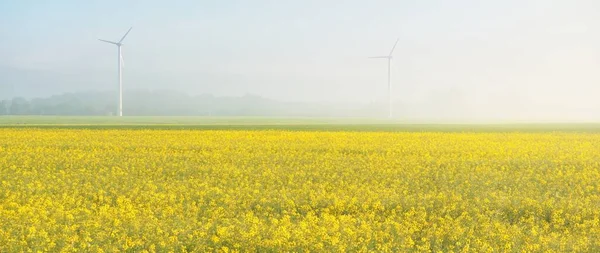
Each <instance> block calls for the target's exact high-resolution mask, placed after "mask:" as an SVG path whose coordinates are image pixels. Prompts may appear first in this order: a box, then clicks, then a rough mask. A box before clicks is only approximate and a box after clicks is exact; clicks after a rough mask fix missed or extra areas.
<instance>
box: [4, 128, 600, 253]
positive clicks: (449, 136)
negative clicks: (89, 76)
mask: <svg viewBox="0 0 600 253" xmlns="http://www.w3.org/2000/svg"><path fill="white" fill-rule="evenodd" d="M0 186H1V187H0V252H24V251H65V252H81V251H84V252H122V251H135V252H138V251H146V252H164V251H175V252H194V251H197V252H204V251H221V252H238V251H362V252H365V251H374V252H398V251H422V252H431V251H435V252H438V251H443V252H499V251H501V252H504V251H526V252H529V251H554V252H564V251H589V252H598V251H600V243H599V240H598V238H600V208H598V207H599V204H600V135H599V134H593V133H435V132H407V133H383V132H382V133H375V132H360V133H359V132H301V131H196V130H123V129H121V130H111V129H104V130H83V129H71V130H67V129H53V130H51V129H17V128H14V129H8V128H7V129H0Z"/></svg>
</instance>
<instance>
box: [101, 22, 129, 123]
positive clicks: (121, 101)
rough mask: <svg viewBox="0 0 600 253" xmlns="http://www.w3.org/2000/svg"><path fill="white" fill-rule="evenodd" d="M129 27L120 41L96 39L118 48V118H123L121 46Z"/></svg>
mask: <svg viewBox="0 0 600 253" xmlns="http://www.w3.org/2000/svg"><path fill="white" fill-rule="evenodd" d="M131 28H133V27H130V28H129V30H127V32H126V33H125V35H123V38H121V40H119V42H113V41H108V40H101V39H98V40H99V41H102V42H106V43H110V44H114V45H116V46H117V48H118V52H119V56H118V61H119V65H118V66H119V68H118V75H119V116H123V80H122V78H121V72H122V71H121V69H122V68H123V65H125V64H124V62H123V55H122V54H121V46H123V43H122V42H123V40H124V39H125V37H127V34H129V32H130V31H131Z"/></svg>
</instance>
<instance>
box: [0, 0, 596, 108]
mask: <svg viewBox="0 0 600 253" xmlns="http://www.w3.org/2000/svg"><path fill="white" fill-rule="evenodd" d="M129 26H133V27H134V28H133V30H132V31H131V33H130V35H129V36H128V38H127V39H126V40H125V44H126V45H125V46H124V48H123V54H124V59H125V69H124V85H125V87H126V89H138V88H148V89H174V90H179V91H184V92H187V93H190V94H202V93H212V94H215V95H231V96H236V95H243V94H245V93H253V94H258V95H262V96H265V97H269V98H275V99H280V100H287V101H354V102H368V101H383V100H385V94H386V61H385V60H382V59H367V57H368V56H373V55H385V54H386V53H387V52H389V50H390V49H391V47H392V45H393V43H394V41H395V40H396V38H398V37H400V42H399V44H398V48H397V50H396V52H395V54H394V56H395V61H394V63H393V64H394V65H393V74H392V75H393V77H392V79H393V86H394V89H393V95H394V97H395V99H396V100H398V101H402V102H403V103H436V102H440V101H442V102H443V101H445V102H448V101H455V102H456V103H459V104H460V103H462V104H468V105H470V106H473V107H482V108H485V106H488V107H490V108H491V107H494V108H495V109H498V108H500V107H505V108H509V109H510V108H512V110H513V111H514V110H517V111H518V110H520V109H521V108H530V109H531V110H534V108H537V109H536V110H541V109H540V108H562V109H561V110H563V111H565V112H564V113H583V111H586V113H589V114H592V113H595V114H596V115H600V99H598V97H599V96H600V1H597V0H561V1H552V0H543V1H542V0H539V1H527V0H503V1H476V0H473V1H466V0H455V1H442V0H422V1H398V0H395V1H392V0H390V1H376V0H374V1H354V0H347V1H341V0H340V1H333V0H332V1H323V0H302V1H283V0H277V1H276V0H271V1H269V0H254V1H241V0H235V1H234V0H230V1H201V0H190V1H175V0H173V1H148V0H144V1H142V0H139V1H118V0H102V1H92V0H88V1H60V0H56V1H42V0H39V1H28V0H20V1H11V0H0V35H1V36H0V98H1V97H12V96H16V95H21V96H41V95H49V94H55V93H61V92H70V91H89V90H114V89H115V87H116V85H117V83H116V63H117V50H116V47H115V46H112V45H109V44H105V43H101V42H99V41H98V40H97V38H102V39H108V40H118V39H119V38H120V37H121V36H122V35H123V34H124V33H125V31H127V29H128V28H129ZM507 110H508V109H507Z"/></svg>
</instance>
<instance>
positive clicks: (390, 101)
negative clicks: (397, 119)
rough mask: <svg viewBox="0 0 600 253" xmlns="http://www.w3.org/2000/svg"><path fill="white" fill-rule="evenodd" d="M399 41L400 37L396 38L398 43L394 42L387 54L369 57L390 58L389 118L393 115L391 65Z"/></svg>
mask: <svg viewBox="0 0 600 253" xmlns="http://www.w3.org/2000/svg"><path fill="white" fill-rule="evenodd" d="M398 41H400V38H398V39H397V40H396V43H394V47H392V50H391V51H390V53H389V54H388V55H386V56H373V57H369V58H379V59H387V60H388V80H387V83H388V106H389V108H388V113H389V114H388V118H391V117H392V83H391V66H392V58H393V57H392V54H393V53H394V49H396V45H397V44H398Z"/></svg>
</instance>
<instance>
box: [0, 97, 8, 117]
mask: <svg viewBox="0 0 600 253" xmlns="http://www.w3.org/2000/svg"><path fill="white" fill-rule="evenodd" d="M9 106H10V101H8V100H2V101H0V115H8V114H9V111H8V109H9Z"/></svg>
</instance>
